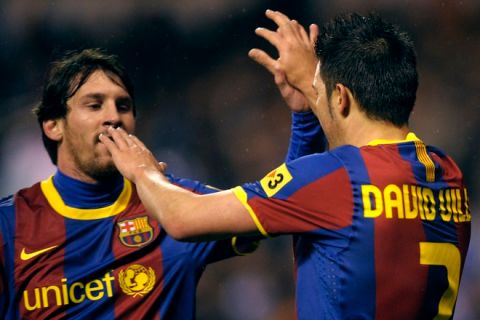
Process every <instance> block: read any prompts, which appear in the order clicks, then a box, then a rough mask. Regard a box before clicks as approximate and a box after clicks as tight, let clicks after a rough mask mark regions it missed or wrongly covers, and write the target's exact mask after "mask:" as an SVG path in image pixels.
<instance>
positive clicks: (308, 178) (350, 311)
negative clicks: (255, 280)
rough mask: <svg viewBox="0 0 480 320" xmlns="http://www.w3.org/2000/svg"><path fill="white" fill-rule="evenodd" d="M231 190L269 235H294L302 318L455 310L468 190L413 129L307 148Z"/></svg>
mask: <svg viewBox="0 0 480 320" xmlns="http://www.w3.org/2000/svg"><path fill="white" fill-rule="evenodd" d="M233 190H234V193H235V194H236V196H237V197H238V198H239V199H240V201H242V202H243V204H244V206H245V207H246V208H247V210H248V211H249V213H250V215H251V216H252V218H253V220H254V221H255V223H256V225H257V227H258V229H259V231H260V232H261V233H262V234H264V235H265V236H269V235H280V234H293V239H294V253H295V271H296V281H297V286H296V300H297V316H298V318H299V319H390V320H391V319H402V320H403V319H433V318H435V317H436V316H440V317H439V318H441V319H449V318H451V317H452V314H453V311H454V307H455V302H456V298H457V294H458V289H459V283H460V278H461V273H462V269H463V265H464V261H465V256H466V254H467V249H468V244H469V240H470V226H471V213H470V210H469V204H468V194H467V189H466V187H465V185H464V182H463V177H462V173H461V172H460V170H459V168H458V167H457V165H456V164H455V163H454V161H453V160H452V159H451V158H450V157H448V156H447V155H446V154H444V153H443V152H442V151H440V150H438V149H437V148H434V147H427V146H425V144H424V143H423V142H422V141H420V140H419V139H418V138H417V137H416V136H415V135H414V134H413V133H409V134H408V136H407V138H406V140H403V141H373V142H372V143H370V144H369V145H367V146H364V147H361V148H357V147H353V146H342V147H339V148H336V149H333V150H331V151H328V152H324V153H318V154H312V155H308V156H304V157H301V158H299V159H296V160H293V161H290V162H287V163H284V164H282V165H281V166H280V167H278V168H277V169H275V170H273V171H271V172H270V173H269V174H267V175H266V176H265V177H264V178H263V179H261V180H260V181H257V182H255V183H248V184H244V185H242V186H241V187H236V188H234V189H233Z"/></svg>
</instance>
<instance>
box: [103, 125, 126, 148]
mask: <svg viewBox="0 0 480 320" xmlns="http://www.w3.org/2000/svg"><path fill="white" fill-rule="evenodd" d="M107 131H108V133H110V135H111V137H112V140H113V141H114V142H115V144H116V146H117V147H118V149H120V150H124V149H127V148H128V147H130V146H131V142H129V141H128V134H127V133H126V132H125V130H123V129H122V128H120V127H118V128H114V127H109V128H108V129H107Z"/></svg>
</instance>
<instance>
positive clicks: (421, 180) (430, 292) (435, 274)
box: [399, 145, 458, 319]
mask: <svg viewBox="0 0 480 320" xmlns="http://www.w3.org/2000/svg"><path fill="white" fill-rule="evenodd" d="M412 149H413V150H415V148H411V147H410V148H407V147H404V146H402V145H399V151H400V154H401V156H402V158H403V159H405V160H407V161H409V162H410V164H412V171H413V172H414V175H415V179H416V180H417V184H418V185H420V186H422V187H427V188H429V189H432V190H433V192H434V194H435V199H439V197H438V194H439V190H441V189H448V188H449V186H448V184H447V183H446V182H444V181H443V179H442V176H441V174H442V169H441V168H440V166H439V164H438V163H435V182H430V183H428V182H425V181H426V174H425V168H424V166H423V165H422V164H421V163H420V162H419V161H418V159H417V155H416V152H412ZM435 153H441V154H443V153H442V152H440V150H438V149H435ZM413 164H417V165H416V166H413ZM435 210H436V212H437V215H436V217H435V220H433V221H428V220H422V226H423V230H424V232H425V239H426V241H427V242H440V243H444V242H449V243H453V244H455V245H458V239H457V233H456V226H455V223H454V221H453V219H452V220H451V221H450V222H446V221H443V220H442V218H441V216H440V214H438V213H439V212H440V203H439V202H438V201H437V203H436V204H435ZM427 283H428V285H427V286H426V290H425V293H424V297H428V299H424V303H423V307H422V309H421V310H420V312H419V318H421V319H433V318H434V317H435V316H436V315H437V314H438V302H439V301H440V299H441V298H442V294H443V293H444V292H445V291H446V290H447V288H448V286H449V284H448V275H447V269H446V268H445V266H435V265H430V268H429V270H428V276H427ZM427 301H429V302H430V303H427Z"/></svg>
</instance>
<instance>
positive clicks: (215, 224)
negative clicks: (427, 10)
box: [100, 11, 471, 320]
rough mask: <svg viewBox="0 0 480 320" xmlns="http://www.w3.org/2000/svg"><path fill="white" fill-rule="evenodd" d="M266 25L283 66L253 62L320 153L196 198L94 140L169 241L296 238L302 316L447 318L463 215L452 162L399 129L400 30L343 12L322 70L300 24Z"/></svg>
mask: <svg viewBox="0 0 480 320" xmlns="http://www.w3.org/2000/svg"><path fill="white" fill-rule="evenodd" d="M267 17H269V18H270V19H272V20H273V21H274V22H275V23H276V24H277V25H278V29H277V30H276V31H270V30H267V29H262V28H261V29H258V30H257V34H258V35H260V36H262V37H263V38H265V39H266V40H267V41H269V42H270V43H271V44H273V45H274V46H275V47H276V49H277V50H278V53H279V58H278V59H277V60H275V59H272V58H271V57H270V56H268V55H267V54H266V53H265V52H263V51H261V50H258V49H256V50H253V51H251V56H252V57H254V58H255V59H257V60H258V61H260V62H261V63H262V64H264V65H265V66H266V67H267V68H268V69H269V70H282V71H283V72H285V74H286V77H287V80H288V81H289V83H290V84H291V85H293V86H294V87H296V88H297V89H299V90H300V91H301V92H303V94H304V95H305V96H306V97H307V99H308V101H310V106H311V108H312V110H313V112H314V113H315V115H316V116H317V117H318V119H319V121H320V123H321V125H322V127H323V130H324V132H325V135H326V138H327V140H328V143H329V150H328V151H327V152H323V153H317V154H312V155H308V156H304V157H301V158H298V159H296V160H293V161H289V162H286V163H284V164H282V165H281V166H279V167H278V168H276V169H275V170H273V171H271V172H270V173H268V174H267V175H266V176H265V177H264V178H263V179H261V180H259V181H257V182H254V183H247V184H244V185H242V186H238V187H235V188H233V189H231V190H227V191H222V192H219V193H215V194H211V195H193V194H191V193H188V192H185V191H184V190H181V189H179V188H178V187H175V186H173V185H172V184H171V183H170V182H168V180H167V179H166V178H165V177H164V175H163V174H162V170H163V166H159V165H158V164H157V162H156V160H155V159H154V158H153V156H152V155H151V153H150V152H149V151H148V149H146V147H145V146H144V145H143V144H142V142H141V141H139V140H138V139H137V138H136V137H134V136H129V135H127V134H126V133H125V132H124V131H123V130H122V129H118V130H116V129H113V128H110V129H109V134H110V135H111V136H110V137H108V136H107V135H102V136H101V137H100V140H101V141H102V142H103V143H105V145H106V146H107V148H108V149H109V150H110V152H111V153H112V156H113V159H114V162H115V163H116V164H117V167H118V168H119V170H120V171H121V172H122V173H123V174H124V175H125V176H126V177H127V178H129V179H131V180H132V181H133V182H134V183H136V185H137V190H138V192H139V195H140V198H141V199H142V201H143V202H144V204H145V206H146V207H147V208H148V209H149V212H152V213H154V214H155V217H157V218H158V220H159V221H160V222H161V223H162V225H164V226H165V228H166V229H167V232H169V233H170V234H171V235H172V236H173V237H174V238H177V239H188V238H199V237H201V236H202V235H208V236H209V237H211V236H217V237H223V236H226V235H233V234H262V235H264V236H265V237H268V236H271V235H281V234H293V241H294V249H295V263H296V268H295V270H296V273H297V277H296V281H297V290H296V299H297V303H296V305H297V315H298V318H299V319H402V320H403V319H450V318H452V317H453V312H454V308H455V302H456V298H457V294H458V290H459V283H460V278H461V274H462V269H463V265H464V261H465V256H466V254H467V249H468V244H469V240H470V225H471V213H470V211H469V204H468V194H467V189H466V187H465V185H464V183H463V178H462V173H461V172H460V169H459V168H458V167H457V165H456V164H455V162H454V161H453V160H452V159H451V158H450V157H449V156H448V155H446V154H445V153H444V152H442V151H440V150H439V149H437V148H435V147H431V146H426V145H425V144H424V142H423V141H422V140H420V139H419V138H418V137H417V136H416V135H415V134H414V133H413V132H410V130H409V128H408V119H409V115H410V113H411V111H412V108H413V105H414V101H415V96H416V90H417V85H418V80H417V71H416V57H415V53H414V47H413V44H412V42H411V40H410V39H409V37H408V35H407V34H405V33H404V32H401V31H399V29H398V27H396V26H394V25H392V24H389V23H387V22H385V21H384V20H382V19H381V18H380V17H378V16H375V15H370V16H360V15H357V14H349V15H342V16H339V17H337V18H335V19H334V20H333V21H331V22H329V23H328V24H326V25H325V26H324V27H323V28H322V30H321V32H320V36H319V40H318V44H317V52H318V58H319V63H318V64H317V61H316V59H315V57H312V56H311V53H310V51H309V50H308V43H307V36H306V32H305V31H304V29H303V28H302V27H301V26H300V25H299V24H298V23H297V22H296V21H291V20H289V19H288V17H286V16H285V15H283V14H281V13H279V12H273V11H267ZM305 49H306V50H305ZM315 64H317V68H316V71H315V70H314V66H315ZM312 78H313V81H312ZM312 83H313V87H312ZM194 212H195V214H193V213H194ZM207 217H208V218H207Z"/></svg>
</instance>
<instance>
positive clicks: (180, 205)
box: [135, 170, 256, 240]
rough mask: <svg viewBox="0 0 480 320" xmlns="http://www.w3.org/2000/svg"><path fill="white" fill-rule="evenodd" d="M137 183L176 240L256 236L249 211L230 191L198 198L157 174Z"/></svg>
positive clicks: (146, 175) (148, 206)
mask: <svg viewBox="0 0 480 320" xmlns="http://www.w3.org/2000/svg"><path fill="white" fill-rule="evenodd" d="M135 183H136V186H137V192H138V194H139V196H140V198H141V200H142V203H143V204H144V206H145V208H146V209H147V211H148V212H149V213H150V214H151V215H153V216H154V218H156V219H157V220H158V221H159V222H160V224H161V225H162V227H163V228H164V229H165V230H166V231H167V233H168V234H170V235H171V236H172V237H173V238H175V239H178V240H211V239H219V238H225V237H229V236H232V235H236V234H250V233H256V227H255V225H254V223H253V221H251V218H250V217H249V215H248V213H247V212H246V209H244V208H243V206H242V205H241V203H240V201H238V200H237V199H236V197H235V196H234V195H233V193H232V192H231V191H230V190H226V191H220V192H217V193H213V194H209V195H197V194H195V193H192V192H190V191H187V190H184V189H182V188H180V187H177V186H175V185H173V184H171V183H170V182H168V180H167V179H166V178H165V177H164V176H163V174H162V173H161V172H159V171H155V170H150V171H148V170H145V171H143V172H141V173H140V174H138V175H137V176H136V179H135Z"/></svg>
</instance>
